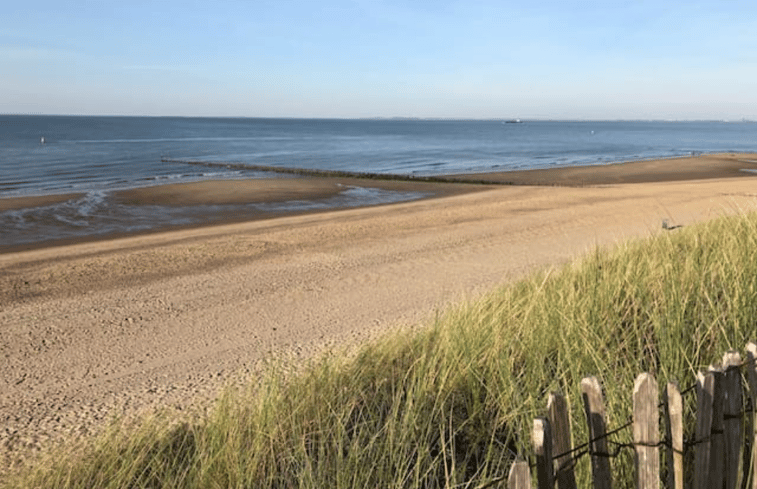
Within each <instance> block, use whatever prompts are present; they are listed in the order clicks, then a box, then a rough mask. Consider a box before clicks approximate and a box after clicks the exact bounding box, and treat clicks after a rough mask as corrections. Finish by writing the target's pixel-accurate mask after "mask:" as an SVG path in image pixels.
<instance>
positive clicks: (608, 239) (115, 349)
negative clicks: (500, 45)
mask: <svg viewBox="0 0 757 489" xmlns="http://www.w3.org/2000/svg"><path fill="white" fill-rule="evenodd" d="M708 158H709V157H708ZM729 158H732V157H730V156H728V157H725V160H728V159H729ZM733 158H737V160H738V158H741V159H746V160H748V159H749V158H751V157H748V158H746V157H743V156H739V157H733ZM664 161H666V163H665V164H670V162H667V160H664ZM734 161H736V160H734ZM690 163H691V165H692V166H691V168H690V169H687V168H688V167H685V166H682V165H681V160H676V169H677V172H676V175H678V176H680V175H692V174H693V173H696V172H697V171H699V170H697V169H696V168H697V166H699V165H700V163H701V164H704V163H702V162H701V160H700V159H693V160H692V161H690ZM737 163H738V165H737V166H741V165H743V164H745V162H744V161H737ZM644 164H647V165H648V164H650V163H647V162H644ZM723 165H726V163H723ZM726 166H727V165H726ZM620 168H627V169H628V170H626V171H627V172H628V173H627V175H626V176H625V177H623V175H622V173H623V172H622V171H621V170H620ZM633 168H638V166H634V165H633V164H629V165H618V169H615V170H614V171H616V172H619V173H616V174H615V177H623V178H628V179H633V178H639V177H637V176H635V175H634V172H635V171H636V170H634V169H633ZM665 171H667V170H665ZM660 172H661V173H660V174H663V173H664V171H663V170H660ZM691 172H693V173H691ZM726 174H728V175H730V174H731V173H728V172H726ZM557 175H558V177H555V180H554V181H553V182H552V183H553V184H555V185H558V184H560V183H564V182H566V181H569V180H570V179H569V178H568V176H566V175H565V174H563V173H561V172H558V173H557ZM734 176H738V178H731V177H729V178H709V179H683V180H681V179H674V180H673V181H660V178H658V179H657V180H656V181H652V182H649V183H642V184H634V183H621V184H610V183H607V181H606V180H601V182H602V183H601V184H597V185H595V186H578V187H568V186H526V185H515V186H489V187H487V186H476V188H479V189H480V191H475V192H470V191H466V192H462V193H455V192H454V191H450V192H451V193H450V194H447V195H443V196H440V197H437V198H434V199H425V200H419V201H412V202H405V203H399V204H392V205H384V206H377V207H366V208H357V209H344V210H334V211H330V212H322V213H311V214H302V215H288V216H283V217H278V218H274V219H267V220H258V221H251V222H241V223H233V224H222V225H213V226H204V227H197V228H191V229H182V230H176V231H167V232H157V233H153V234H149V235H137V236H127V237H122V238H119V239H109V240H104V241H100V242H87V243H79V244H71V245H67V246H59V247H49V248H42V249H36V250H32V251H26V252H15V253H6V254H2V255H0V325H2V328H3V330H2V336H3V341H2V342H1V343H0V354H1V355H2V358H3V362H1V363H0V420H2V423H3V430H2V431H0V467H5V468H7V467H10V466H13V465H18V464H20V463H23V461H24V460H28V459H29V457H30V454H34V453H36V452H38V451H40V450H46V449H48V448H50V447H52V446H54V445H55V444H56V443H57V442H58V441H59V440H65V439H70V438H71V437H76V436H82V435H88V434H92V433H96V432H97V431H98V430H100V429H101V428H102V427H103V426H104V425H105V424H106V423H107V421H108V420H109V419H111V418H113V417H114V416H126V417H129V416H132V415H135V414H139V413H141V412H145V411H150V410H153V409H156V408H164V407H168V408H176V409H181V410H186V409H189V408H192V407H193V406H201V405H203V403H205V402H207V400H208V399H211V398H212V397H213V396H214V395H215V394H216V392H217V389H218V388H219V387H220V386H222V385H223V384H224V383H225V382H227V381H229V380H232V379H235V378H238V377H239V376H240V375H241V376H243V377H244V376H253V378H254V376H255V375H256V373H257V372H259V368H260V366H261V365H262V363H263V362H265V361H266V359H269V358H271V356H274V357H278V358H282V359H285V360H287V361H298V360H301V359H305V358H310V357H312V356H313V355H316V354H318V353H319V352H323V351H324V350H328V349H334V348H335V349H341V348H342V347H346V346H349V345H359V344H364V343H365V342H366V341H368V340H370V339H371V338H375V337H376V336H378V335H382V334H386V333H387V332H391V331H396V330H398V329H407V328H412V327H415V325H423V324H424V323H425V322H426V321H428V320H429V319H430V318H432V317H433V315H434V314H435V312H437V311H443V310H444V309H446V308H447V307H449V305H450V304H454V303H456V302H458V301H460V300H465V299H469V298H476V297H479V296H480V295H481V294H483V293H486V292H488V291H490V290H492V289H493V288H494V287H497V286H499V285H501V284H503V283H507V282H510V281H513V280H515V279H517V278H519V277H522V276H524V275H525V274H527V273H529V272H531V271H533V270H535V269H538V268H542V267H545V266H554V265H559V264H561V263H565V262H567V261H569V260H571V259H573V258H574V257H576V256H580V255H582V254H584V253H586V252H588V251H591V250H592V249H594V248H595V247H597V246H608V245H612V244H614V243H617V242H618V241H621V240H625V239H628V238H633V237H645V236H649V235H654V234H657V233H662V232H677V231H666V230H664V229H662V226H661V223H662V221H663V220H666V221H667V222H668V224H670V225H673V226H688V225H690V224H692V223H695V222H700V221H704V220H707V219H711V218H714V217H718V216H721V215H724V214H732V213H737V212H743V211H745V210H753V209H757V176H756V175H753V174H751V173H748V172H738V175H734ZM595 182H600V181H598V180H597V181H595ZM298 185H299V184H298ZM324 185H326V184H325V183H324ZM392 185H394V183H392ZM214 187H215V184H210V183H207V184H202V185H201V186H200V187H199V188H206V189H210V191H209V193H208V195H209V196H206V197H207V198H210V199H216V198H219V196H218V194H217V192H216V190H214ZM464 187H466V188H467V187H469V186H468V185H465V186H464ZM470 187H473V186H472V185H471V186H470ZM196 188H198V187H197V186H196V185H192V186H188V187H182V189H183V190H186V191H190V190H191V192H192V193H195V194H198V195H199V192H197V191H196V190H193V189H196ZM155 190H156V191H157V189H155ZM151 192H152V191H151ZM171 192H175V190H171V191H169V192H168V194H167V195H169V196H166V195H164V196H163V197H160V198H167V199H169V201H175V200H174V199H177V197H176V195H172V194H171ZM148 193H149V192H148ZM129 198H133V199H137V200H138V199H157V198H159V196H142V197H138V196H135V195H133V194H132V195H131V197H129ZM186 198H189V197H186ZM193 198H194V197H193ZM245 198H246V197H245ZM0 472H2V470H0Z"/></svg>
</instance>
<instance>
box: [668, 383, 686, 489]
mask: <svg viewBox="0 0 757 489" xmlns="http://www.w3.org/2000/svg"><path fill="white" fill-rule="evenodd" d="M665 432H666V433H665V434H666V435H667V438H668V440H670V449H669V450H667V459H668V487H669V488H670V489H683V398H682V397H681V389H679V388H678V384H676V383H675V382H668V385H667V386H666V388H665Z"/></svg>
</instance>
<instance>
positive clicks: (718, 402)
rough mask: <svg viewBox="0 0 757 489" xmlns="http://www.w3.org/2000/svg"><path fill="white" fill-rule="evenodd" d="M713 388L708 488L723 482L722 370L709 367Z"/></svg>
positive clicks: (721, 485)
mask: <svg viewBox="0 0 757 489" xmlns="http://www.w3.org/2000/svg"><path fill="white" fill-rule="evenodd" d="M710 370H711V371H712V374H713V378H714V379H715V388H714V391H713V397H712V429H711V430H710V439H711V440H712V441H711V446H710V483H709V487H717V488H721V487H723V481H724V480H725V477H724V476H725V472H724V469H725V436H723V427H724V426H723V368H722V367H721V366H720V365H717V366H710Z"/></svg>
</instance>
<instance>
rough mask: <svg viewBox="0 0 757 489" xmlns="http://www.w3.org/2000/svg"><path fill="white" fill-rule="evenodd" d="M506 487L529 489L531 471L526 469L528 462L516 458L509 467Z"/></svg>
mask: <svg viewBox="0 0 757 489" xmlns="http://www.w3.org/2000/svg"><path fill="white" fill-rule="evenodd" d="M507 487H508V489H531V471H530V470H529V468H528V462H526V461H525V460H523V459H522V458H521V457H518V458H517V459H516V460H515V462H514V463H513V466H512V467H510V474H509V475H508V477H507Z"/></svg>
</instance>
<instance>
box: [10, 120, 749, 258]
mask: <svg viewBox="0 0 757 489" xmlns="http://www.w3.org/2000/svg"><path fill="white" fill-rule="evenodd" d="M43 138H44V144H42V139H43ZM756 149H757V124H754V123H746V122H744V123H722V122H675V123H673V122H549V121H534V122H531V121H526V122H524V123H522V124H508V123H505V122H504V121H425V120H315V119H307V120H298V119H230V118H154V117H69V116H0V198H4V197H16V196H23V195H46V194H62V193H70V192H82V193H84V194H85V196H84V197H82V198H81V199H77V200H75V201H71V202H66V203H64V204H60V205H56V206H49V207H44V208H37V209H24V210H20V211H18V210H17V211H11V212H5V213H0V229H2V233H1V234H0V246H7V245H14V244H19V243H28V242H37V241H44V240H49V239H60V238H69V237H78V236H86V235H92V234H107V233H114V232H131V231H137V230H143V229H150V228H154V227H161V226H165V225H170V224H191V223H193V222H198V221H203V220H211V219H214V218H218V217H219V216H223V215H224V214H231V213H239V212H241V211H244V212H250V213H255V212H268V211H271V210H276V211H286V210H289V209H300V208H302V207H303V206H304V207H310V208H328V207H331V206H335V205H339V206H344V205H355V206H358V205H366V204H371V203H377V202H390V201H398V200H408V199H413V198H418V197H419V195H418V194H412V193H410V194H403V193H395V192H379V191H372V190H367V189H359V188H346V189H345V192H344V193H343V194H342V195H340V196H339V197H338V198H336V199H332V200H328V201H318V202H291V203H287V204H283V205H282V204H279V205H278V206H276V208H275V209H274V208H271V207H263V206H243V208H240V206H234V207H232V206H226V207H224V206H195V207H192V208H184V209H173V208H157V207H155V208H144V207H139V208H137V207H129V206H122V205H116V204H114V203H113V202H111V201H110V200H109V199H108V195H109V193H110V192H111V191H113V190H116V189H122V188H132V187H138V186H145V185H155V184H161V183H168V182H180V181H192V180H201V179H228V178H267V177H269V178H270V177H275V176H273V175H266V174H261V173H259V172H253V171H242V170H233V171H232V170H224V169H210V168H204V167H198V166H193V165H186V164H175V163H163V162H161V159H163V158H171V159H183V160H202V161H211V162H234V163H249V164H254V165H268V166H281V167H293V168H315V169H335V170H349V171H360V172H376V173H399V174H415V175H438V174H451V173H469V172H486V171H502V170H510V169H527V168H548V167H554V166H565V165H577V164H602V163H608V162H616V161H624V160H632V159H640V158H654V157H672V156H680V155H687V154H692V153H700V152H704V153H707V152H721V151H739V152H740V151H750V152H753V151H755V150H756Z"/></svg>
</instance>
